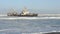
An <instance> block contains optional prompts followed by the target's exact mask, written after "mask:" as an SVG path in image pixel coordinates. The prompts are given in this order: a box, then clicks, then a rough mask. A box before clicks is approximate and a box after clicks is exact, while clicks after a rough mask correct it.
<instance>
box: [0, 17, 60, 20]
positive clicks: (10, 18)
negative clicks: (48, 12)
mask: <svg viewBox="0 0 60 34" xmlns="http://www.w3.org/2000/svg"><path fill="white" fill-rule="evenodd" d="M0 19H9V20H12V19H60V17H1V18H0Z"/></svg>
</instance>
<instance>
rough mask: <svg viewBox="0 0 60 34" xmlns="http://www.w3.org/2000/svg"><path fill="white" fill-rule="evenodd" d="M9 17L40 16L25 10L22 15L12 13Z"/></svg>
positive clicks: (8, 14)
mask: <svg viewBox="0 0 60 34" xmlns="http://www.w3.org/2000/svg"><path fill="white" fill-rule="evenodd" d="M7 16H18V17H37V16H38V14H36V13H30V12H29V11H28V10H27V8H24V9H23V10H22V12H21V13H19V14H18V13H17V12H12V13H7Z"/></svg>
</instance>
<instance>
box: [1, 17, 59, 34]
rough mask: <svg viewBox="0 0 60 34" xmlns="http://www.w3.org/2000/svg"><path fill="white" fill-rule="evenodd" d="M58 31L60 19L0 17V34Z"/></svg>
mask: <svg viewBox="0 0 60 34" xmlns="http://www.w3.org/2000/svg"><path fill="white" fill-rule="evenodd" d="M59 31H60V17H8V16H0V34H43V33H46V32H59Z"/></svg>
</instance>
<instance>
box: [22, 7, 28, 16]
mask: <svg viewBox="0 0 60 34" xmlns="http://www.w3.org/2000/svg"><path fill="white" fill-rule="evenodd" d="M22 14H24V15H26V14H29V12H28V10H27V8H26V7H25V8H24V9H23V11H22Z"/></svg>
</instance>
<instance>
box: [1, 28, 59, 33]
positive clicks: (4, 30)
mask: <svg viewBox="0 0 60 34" xmlns="http://www.w3.org/2000/svg"><path fill="white" fill-rule="evenodd" d="M0 32H4V33H5V32H7V33H9V32H10V33H11V32H13V33H15V32H18V33H20V34H49V33H50V34H53V33H54V34H59V33H60V31H51V32H30V33H29V32H20V29H18V28H17V29H2V30H0Z"/></svg>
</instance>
